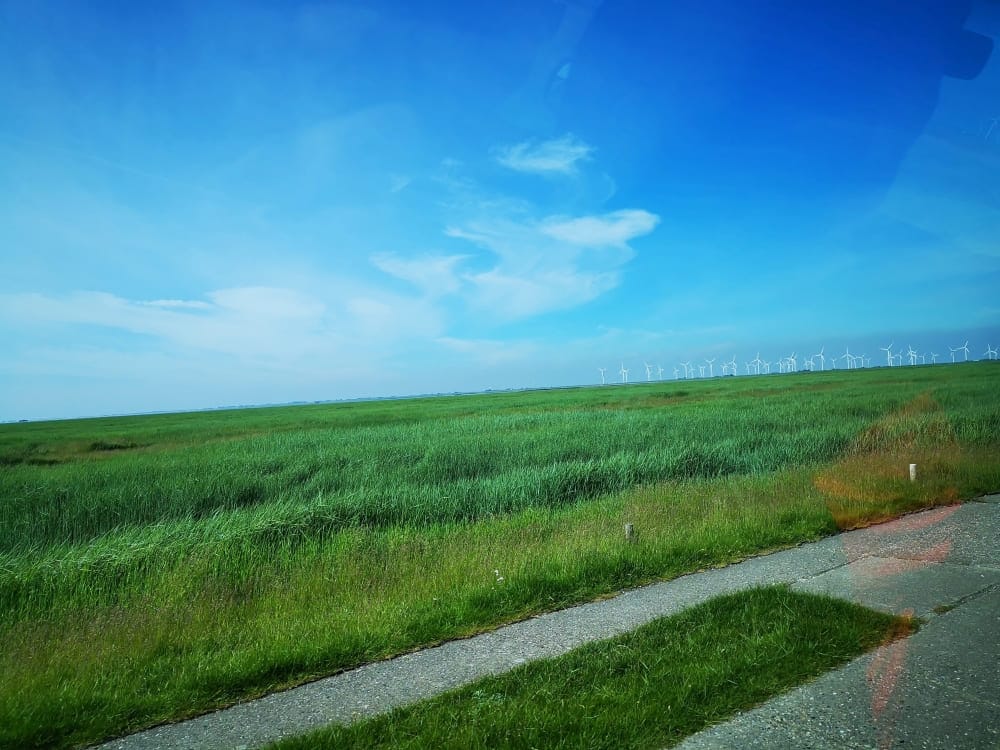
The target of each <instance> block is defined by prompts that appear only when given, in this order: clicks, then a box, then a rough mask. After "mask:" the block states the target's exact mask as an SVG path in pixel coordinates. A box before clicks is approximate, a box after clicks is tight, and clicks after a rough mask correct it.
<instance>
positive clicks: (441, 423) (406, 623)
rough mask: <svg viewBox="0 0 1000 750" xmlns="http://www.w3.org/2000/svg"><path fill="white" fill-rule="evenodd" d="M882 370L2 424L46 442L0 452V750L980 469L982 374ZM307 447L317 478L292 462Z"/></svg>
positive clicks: (641, 576)
mask: <svg viewBox="0 0 1000 750" xmlns="http://www.w3.org/2000/svg"><path fill="white" fill-rule="evenodd" d="M897 370H904V368H893V371H892V372H889V371H883V372H863V371H861V372H852V373H838V374H837V377H836V378H834V377H831V375H833V374H832V373H824V374H821V373H817V374H816V375H815V376H804V377H802V378H787V377H786V378H780V379H779V378H772V379H768V378H757V379H738V380H736V381H730V382H724V381H721V380H718V381H709V382H704V383H690V384H687V385H686V387H685V389H684V390H685V393H683V394H681V393H679V392H678V391H676V390H675V389H674V388H673V387H669V388H668V387H667V386H666V385H664V386H657V387H645V386H643V387H637V388H634V389H633V388H628V389H626V388H617V389H600V388H597V389H587V390H583V391H564V392H556V393H553V392H541V393H536V394H494V395H493V396H483V397H474V398H473V397H469V398H467V399H441V400H440V402H439V401H438V400H424V401H416V402H398V403H395V404H393V406H394V408H395V409H397V410H398V412H399V413H395V412H393V411H392V410H391V409H389V408H388V407H387V406H386V405H385V404H373V405H370V406H371V413H370V414H368V413H367V412H366V411H365V409H364V408H362V406H363V405H354V404H352V405H346V408H343V411H341V409H342V407H341V406H324V407H303V408H302V410H301V411H300V410H298V409H285V410H253V411H249V412H245V413H244V415H243V416H242V417H241V416H240V413H239V412H234V413H231V414H220V413H209V414H206V415H165V416H162V417H149V418H145V419H129V420H119V421H115V420H112V422H114V424H112V425H111V426H109V425H108V424H106V423H105V422H104V421H101V420H98V421H93V422H91V423H89V427H88V424H87V423H66V424H64V425H54V424H47V425H16V426H11V427H12V428H14V429H10V428H6V427H5V428H3V429H0V451H6V453H4V454H3V455H8V456H10V455H14V454H18V451H21V452H20V454H18V455H21V456H22V457H23V456H24V455H30V456H34V457H36V458H38V457H44V456H48V457H49V459H46V460H52V461H53V462H54V463H50V464H33V463H31V462H30V461H19V462H18V463H14V464H8V465H6V466H2V467H0V489H2V494H0V502H2V503H3V510H4V514H3V516H2V519H3V520H2V522H0V540H2V541H3V547H0V615H2V616H0V643H2V644H3V645H2V647H0V674H3V675H4V677H5V679H4V680H3V682H2V683H0V746H12V747H13V746H16V747H22V746H33V745H34V746H68V745H72V744H74V743H81V742H89V741H94V740H97V739H100V738H102V737H107V736H112V735H115V734H119V733H122V732H125V731H128V730H132V729H138V728H141V727H145V726H149V725H151V724H153V723H156V722H159V721H166V720H171V719H176V718H179V717H182V716H188V715H192V714H195V713H198V712H201V711H204V710H207V709H210V708H212V707H217V706H221V705H226V704H228V703H231V702H233V701H236V700H240V699H243V698H246V697H249V696H252V695H259V694H262V693H263V692H266V691H268V690H272V689H274V688H277V687H281V686H287V685H291V684H294V683H297V682H301V681H304V680H306V679H309V678H311V677H314V676H318V675H323V674H330V673H332V672H335V671H337V670H341V669H346V668H349V667H351V666H355V665H357V664H361V663H364V662H367V661H371V660H374V659H378V658H383V657H386V656H389V655H392V654H397V653H400V652H403V651H406V650H408V649H412V648H415V647H418V646H421V645H426V644H430V643H435V642H438V641H441V640H444V639H449V638H454V637H458V636H463V635H468V634H471V633H474V632H478V631H481V630H483V629H487V628H490V627H494V626H496V625H498V624H501V623H503V622H509V621H511V620H515V619H519V618H522V617H526V616H528V615H530V614H533V613H537V612H540V611H544V610H549V609H555V608H558V607H562V606H566V605H568V604H572V603H575V602H579V601H584V600H587V599H591V598H594V597H597V596H602V595H605V594H607V593H610V592H613V591H615V590H618V589H621V588H624V587H629V586H634V585H638V584H641V583H643V582H647V581H651V580H656V579H661V578H670V577H673V576H676V575H679V574H681V573H684V572H688V571H691V570H697V569H699V568H705V567H710V566H713V565H721V564H725V563H727V562H732V561H734V560H738V559H741V558H743V557H746V556H748V555H751V554H755V553H757V552H760V551H762V550H767V549H774V548H777V547H782V546H787V545H792V544H797V543H799V542H802V541H805V540H809V539H814V538H817V537H819V536H822V535H825V534H830V533H833V532H835V531H836V530H837V528H838V526H839V527H841V528H847V527H852V526H856V525H861V524H864V523H867V522H871V521H872V520H879V519H881V518H885V517H889V516H891V515H894V514H898V513H900V512H904V511H907V510H912V509H916V508H919V507H929V506H932V505H935V504H940V503H947V502H954V501H955V500H957V499H961V498H967V497H971V496H974V495H976V494H980V493H982V492H985V491H990V490H995V489H997V488H998V487H1000V451H998V441H1000V429H996V428H997V427H1000V419H998V415H1000V389H997V388H996V385H997V380H996V378H997V375H998V374H1000V368H996V367H992V366H990V365H989V364H988V363H982V365H976V366H968V367H966V366H961V367H954V368H948V367H939V368H936V369H934V368H913V369H912V371H910V370H905V371H903V372H896V371H897ZM779 384H780V387H778V386H779ZM494 396H496V398H494ZM484 412H485V414H484ZM366 414H367V415H368V416H366ZM421 415H423V416H424V418H423V419H421ZM824 415H825V417H824ZM197 417H203V418H204V419H205V430H204V436H203V437H204V440H202V441H201V442H199V437H200V436H201V433H199V432H198V425H199V424H200V423H199V422H198V419H197ZM598 417H600V418H598ZM240 418H242V419H244V420H245V422H244V424H243V427H242V428H240V427H239V419H240ZM394 418H395V421H393V419H394ZM147 420H148V421H147ZM296 424H300V427H301V429H299V430H296V429H295V427H294V426H295V425H296ZM268 425H270V428H268ZM22 427H31V428H33V429H34V431H32V430H25V431H19V429H18V428H22ZM60 430H62V431H60ZM588 430H589V432H588ZM616 431H617V432H616ZM265 433H266V434H265ZM610 433H615V434H614V435H611V437H607V439H605V435H608V434H610ZM43 437H44V440H43V439H42V438H43ZM98 441H105V442H107V443H114V444H116V445H119V444H120V445H125V444H128V443H135V444H136V445H142V446H144V447H137V448H121V449H115V450H110V451H92V450H90V449H89V447H90V446H92V445H93V444H94V443H96V442H98ZM560 441H561V442H560ZM659 443H662V444H663V445H662V446H661V445H659ZM19 446H20V447H19ZM25 446H33V447H31V448H30V450H29V449H28V448H26V447H25ZM626 446H628V449H626ZM772 446H777V447H772ZM338 451H340V452H339V453H338ZM588 451H591V452H590V453H588ZM921 452H922V453H921ZM914 455H917V456H918V461H919V462H920V463H921V466H922V467H923V468H922V469H921V480H920V481H919V482H917V483H910V482H909V481H908V480H907V479H905V476H906V475H905V472H906V466H907V464H908V463H910V462H912V457H913V456H914ZM406 456H408V457H409V458H406V459H405V460H404V457H406ZM427 456H431V457H432V459H431V460H428V461H424V459H425V458H426V457H427ZM463 461H466V462H468V466H464V465H463V464H462V462H463ZM545 461H548V462H549V463H545ZM397 463H398V464H399V465H397ZM328 464H329V465H330V466H333V467H340V469H341V470H342V471H341V474H336V470H335V469H330V471H331V472H333V473H332V474H330V476H331V477H333V476H335V475H336V477H337V478H336V481H337V482H340V485H339V486H340V489H338V490H336V491H334V490H332V489H329V488H328V489H327V490H317V489H316V488H315V487H311V488H308V487H307V485H308V482H306V484H305V485H303V484H302V482H298V483H296V481H297V480H295V477H314V476H316V471H319V470H321V469H323V467H324V466H327V465H328ZM432 464H433V466H434V467H435V468H434V469H433V471H432V470H431V469H430V468H429V467H430V466H431V465H432ZM268 467H272V468H273V471H271V469H268ZM317 467H319V469H317ZM476 467H478V468H476ZM268 472H270V473H268ZM428 472H429V473H428ZM491 472H492V473H491ZM383 475H384V476H383ZM262 477H263V478H262ZM293 480H295V481H293ZM330 481H331V482H332V481H334V480H333V479H331V480H330ZM393 482H395V483H396V485H395V486H396V487H397V490H396V494H393V493H391V492H389V490H390V489H391V488H392V486H393V484H392V483H393ZM255 483H256V484H255ZM206 485H207V486H208V487H209V489H207V490H206V489H205V486H206ZM248 487H249V488H253V492H252V493H251V494H252V495H253V498H252V499H251V500H250V501H248V502H238V501H235V500H234V493H235V494H236V495H239V493H240V492H241V491H242V490H241V489H240V488H244V489H245V488H248ZM234 488H235V489H234ZM366 503H371V504H373V505H374V507H375V510H372V509H371V508H369V507H367V505H366ZM408 504H409V505H408ZM8 511H10V512H8ZM625 522H629V523H632V524H633V525H634V527H635V529H636V532H637V537H636V540H635V542H634V543H627V542H626V540H625V539H624V535H623V533H622V525H623V523H625ZM494 571H498V572H497V573H495V572H494ZM500 578H502V579H503V580H502V581H501V580H499V579H500Z"/></svg>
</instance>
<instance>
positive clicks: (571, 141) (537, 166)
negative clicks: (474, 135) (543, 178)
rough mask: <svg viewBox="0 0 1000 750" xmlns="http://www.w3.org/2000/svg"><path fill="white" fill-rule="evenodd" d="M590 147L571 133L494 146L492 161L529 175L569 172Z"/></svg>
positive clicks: (591, 150) (588, 156)
mask: <svg viewBox="0 0 1000 750" xmlns="http://www.w3.org/2000/svg"><path fill="white" fill-rule="evenodd" d="M593 151H594V149H593V147H592V146H589V145H588V144H586V143H584V142H583V141H581V140H580V139H579V138H577V137H576V136H574V135H573V134H571V133H568V134H566V135H564V136H562V137H561V138H553V139H551V140H548V141H541V142H538V141H523V142H521V143H516V144H514V145H513V146H504V147H502V148H499V149H497V154H496V160H497V161H498V162H500V164H502V165H503V166H505V167H507V168H508V169H513V170H515V171H517V172H531V173H533V174H564V175H566V174H573V173H574V172H576V169H577V162H581V161H587V160H588V159H590V155H591V154H592V153H593Z"/></svg>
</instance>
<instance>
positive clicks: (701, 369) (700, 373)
mask: <svg viewBox="0 0 1000 750" xmlns="http://www.w3.org/2000/svg"><path fill="white" fill-rule="evenodd" d="M698 377H699V378H703V377H705V365H698Z"/></svg>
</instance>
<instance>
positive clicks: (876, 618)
mask: <svg viewBox="0 0 1000 750" xmlns="http://www.w3.org/2000/svg"><path fill="white" fill-rule="evenodd" d="M914 625H915V623H913V622H912V621H910V620H908V619H905V618H899V617H891V616H889V615H886V614H882V613H879V612H873V611H872V610H869V609H864V608H863V607H858V606H856V605H853V604H849V603H847V602H844V601H838V600H836V599H829V598H825V597H821V596H815V595H811V594H798V593H794V592H791V591H788V590H787V589H784V588H765V589H751V590H748V591H742V592H739V593H736V594H730V595H728V596H722V597H719V598H717V599H713V600H710V601H708V602H705V603H704V604H701V605H699V606H697V607H693V608H691V609H689V610H687V611H686V612H682V613H681V614H678V615H674V616H673V617H667V618H663V619H660V620H655V621H653V622H651V623H649V624H648V625H645V626H643V627H642V628H639V629H638V630H635V631H633V632H631V633H628V634H626V635H623V636H619V637H617V638H612V639H610V640H606V641H599V642H596V643H591V644H588V645H586V646H583V647H581V648H578V649H576V650H574V651H572V652H570V653H568V654H565V655H563V656H560V657H558V658H555V659H549V660H545V661H540V662H535V663H533V664H527V665H524V666H521V667H518V668H517V669H515V670H513V671H512V672H508V673H507V674H504V675H501V676H499V677H488V678H485V679H482V680H479V681H477V682H475V683H473V684H471V685H467V686H466V687H463V688H460V689H459V690H454V691H452V692H449V693H446V694H444V695H441V696H439V697H437V698H432V699H430V700H426V701H422V702H421V703H418V704H416V705H414V706H409V707H406V708H400V709H397V710H396V711H393V712H392V713H390V714H386V715H383V716H379V717H377V718H373V719H369V720H367V721H363V722H359V723H357V724H353V725H351V726H349V727H344V726H332V727H330V728H328V729H323V730H319V731H317V732H313V733H311V734H308V735H305V736H303V737H299V738H295V739H290V740H286V741H283V742H279V743H277V744H275V745H273V746H272V748H273V750H325V749H327V748H329V749H330V750H333V749H334V748H343V749H346V748H427V747H433V748H456V750H475V749H476V748H482V750H490V749H491V748H579V747H586V748H593V749H594V750H597V749H598V748H608V750H618V749H619V748H621V749H622V750H624V749H625V748H637V749H638V748H650V749H656V748H663V747H668V746H670V745H673V744H675V743H677V742H678V741H680V740H682V739H683V738H685V737H687V736H688V735H691V734H694V733H695V732H697V731H699V730H701V729H704V728H705V727H706V726H708V725H709V724H711V723H713V722H716V721H721V720H723V719H725V718H727V717H729V716H730V715H732V714H733V713H734V712H735V711H738V710H741V709H747V708H750V707H752V706H754V705H756V704H757V703H760V702H761V701H763V700H765V699H767V698H769V697H771V696H773V695H777V694H779V693H782V692H784V691H785V690H788V689H789V688H791V687H793V686H795V685H799V684H801V683H803V682H805V681H806V680H808V679H809V678H811V677H815V676H817V675H819V674H822V673H823V672H826V671H828V670H830V669H833V668H835V667H837V666H839V665H840V664H843V663H844V662H846V661H848V660H849V659H851V658H852V657H854V656H856V655H858V654H860V653H863V652H864V651H867V650H869V649H871V648H873V647H875V646H879V645H882V644H885V643H888V642H890V641H892V640H893V639H895V638H899V637H903V636H905V635H908V634H909V633H910V632H911V631H912V630H913V628H914Z"/></svg>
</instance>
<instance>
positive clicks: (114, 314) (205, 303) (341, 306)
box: [0, 287, 443, 367]
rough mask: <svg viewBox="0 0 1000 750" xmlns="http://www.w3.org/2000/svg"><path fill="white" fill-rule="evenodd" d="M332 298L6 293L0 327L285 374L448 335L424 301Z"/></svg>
mask: <svg viewBox="0 0 1000 750" xmlns="http://www.w3.org/2000/svg"><path fill="white" fill-rule="evenodd" d="M329 297H330V299H331V300H334V301H333V302H332V303H327V302H324V301H321V300H320V299H318V298H317V297H315V296H313V295H311V294H306V293H303V292H300V291H298V290H294V289H284V288H276V287H238V288H231V289H219V290H215V291H212V292H209V293H208V294H206V295H205V299H201V300H183V299H167V300H152V301H143V300H130V299H126V298H123V297H119V296H117V295H114V294H108V293H106V292H95V291H80V292H75V293H72V294H68V295H60V296H55V295H44V294H34V293H33V294H5V295H0V324H4V323H11V324H12V323H14V322H15V321H18V322H19V323H20V324H21V325H32V324H36V325H37V324H64V325H76V326H96V327H103V328H110V329H114V330H119V331H126V332H129V333H132V334H139V335H145V336H149V337H152V338H154V339H157V340H158V341H159V343H160V346H161V347H163V349H164V350H169V351H185V350H188V351H202V352H212V353H216V354H225V355H231V356H234V357H237V358H239V359H247V360H253V361H254V362H256V363H267V362H270V363H272V364H279V365H281V366H284V367H295V366H297V365H299V364H301V363H302V362H303V361H307V360H314V359H315V358H317V357H321V358H322V359H323V360H324V361H328V360H329V359H330V358H331V357H336V356H338V355H342V354H344V353H347V352H357V351H372V350H373V348H374V347H376V346H377V345H378V344H387V343H390V342H391V341H394V340H398V339H400V338H407V337H411V336H423V337H428V338H432V337H436V336H440V335H441V334H442V333H443V325H442V321H441V319H440V317H439V315H438V314H437V312H436V310H435V309H434V308H433V306H431V305H428V304H427V303H426V302H424V301H422V300H419V299H415V298H406V297H401V296H398V295H391V294H386V293H384V292H380V291H378V290H370V289H364V288H355V289H353V290H352V289H349V288H345V289H340V290H333V291H331V293H330V295H329ZM85 339H86V337H85V336H84V340H85Z"/></svg>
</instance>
